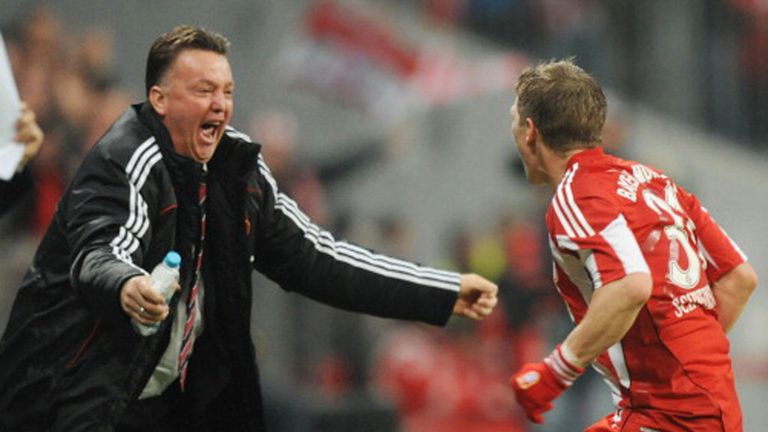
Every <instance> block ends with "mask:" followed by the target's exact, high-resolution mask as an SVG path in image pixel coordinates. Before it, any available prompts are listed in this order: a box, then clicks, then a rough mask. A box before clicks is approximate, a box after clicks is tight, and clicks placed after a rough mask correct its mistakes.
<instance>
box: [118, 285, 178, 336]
mask: <svg viewBox="0 0 768 432" xmlns="http://www.w3.org/2000/svg"><path fill="white" fill-rule="evenodd" d="M176 289H177V290H178V289H179V288H178V287H177V288H176ZM120 306H121V307H122V308H123V310H124V311H125V313H126V314H128V316H129V317H131V318H132V319H134V320H136V321H137V322H140V323H142V324H156V323H159V322H160V321H163V320H164V319H166V318H167V317H168V312H169V310H168V305H167V304H166V303H165V299H164V298H163V296H161V295H160V294H159V293H157V292H156V291H155V290H154V289H153V288H152V286H150V284H149V276H143V275H142V276H134V277H132V278H130V279H128V280H127V281H126V282H125V283H124V284H123V287H122V289H121V290H120Z"/></svg>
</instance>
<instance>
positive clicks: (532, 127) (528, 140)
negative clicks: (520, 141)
mask: <svg viewBox="0 0 768 432" xmlns="http://www.w3.org/2000/svg"><path fill="white" fill-rule="evenodd" d="M525 126H526V131H525V145H526V146H527V147H528V148H529V149H530V150H532V151H533V150H535V149H536V141H537V140H538V138H539V129H537V128H536V124H535V123H534V122H533V120H532V119H531V118H530V117H527V118H526V119H525Z"/></svg>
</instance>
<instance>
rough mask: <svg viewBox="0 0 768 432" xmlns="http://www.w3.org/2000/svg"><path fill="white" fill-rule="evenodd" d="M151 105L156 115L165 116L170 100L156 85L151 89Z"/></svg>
mask: <svg viewBox="0 0 768 432" xmlns="http://www.w3.org/2000/svg"><path fill="white" fill-rule="evenodd" d="M149 103H150V104H151V105H152V108H154V109H155V112H156V113H158V114H160V115H161V116H162V115H165V109H166V104H167V103H168V98H167V97H166V96H165V92H164V91H163V89H162V88H160V86H156V85H154V86H152V88H150V89H149Z"/></svg>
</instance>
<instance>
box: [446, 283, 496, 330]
mask: <svg viewBox="0 0 768 432" xmlns="http://www.w3.org/2000/svg"><path fill="white" fill-rule="evenodd" d="M460 283H461V286H460V288H459V299H458V300H456V305H455V306H454V307H453V313H454V314H455V315H460V316H465V317H468V318H472V319H476V320H481V319H483V318H485V317H487V316H488V315H490V314H491V312H493V308H494V307H496V303H497V302H498V301H499V300H498V298H497V297H496V295H497V294H498V292H499V287H497V286H496V284H495V283H493V282H491V281H489V280H487V279H485V278H484V277H481V276H478V275H476V274H474V273H470V274H463V275H461V282H460Z"/></svg>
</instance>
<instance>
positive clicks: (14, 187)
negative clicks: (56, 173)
mask: <svg viewBox="0 0 768 432" xmlns="http://www.w3.org/2000/svg"><path fill="white" fill-rule="evenodd" d="M32 187H33V182H32V173H31V172H30V171H29V170H28V169H26V170H24V171H22V172H20V173H17V174H16V175H14V176H13V177H12V178H11V179H10V180H8V181H5V180H0V216H2V215H4V214H5V213H7V212H8V211H9V210H10V209H11V208H13V206H14V205H15V204H16V203H17V202H18V201H19V199H20V198H21V197H22V196H24V194H26V193H27V192H28V191H29V190H31V189H32Z"/></svg>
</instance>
